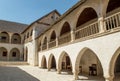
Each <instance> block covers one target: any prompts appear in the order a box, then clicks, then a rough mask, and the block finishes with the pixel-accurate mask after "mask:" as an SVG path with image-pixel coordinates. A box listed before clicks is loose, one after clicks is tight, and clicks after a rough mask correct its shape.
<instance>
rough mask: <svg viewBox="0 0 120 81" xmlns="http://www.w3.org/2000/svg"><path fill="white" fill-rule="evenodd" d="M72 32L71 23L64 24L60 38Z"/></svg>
mask: <svg viewBox="0 0 120 81" xmlns="http://www.w3.org/2000/svg"><path fill="white" fill-rule="evenodd" d="M70 30H71V29H70V25H69V23H68V22H65V23H64V24H63V27H62V29H61V32H60V36H62V35H64V34H66V33H70Z"/></svg>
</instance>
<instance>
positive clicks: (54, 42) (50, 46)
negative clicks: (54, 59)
mask: <svg viewBox="0 0 120 81" xmlns="http://www.w3.org/2000/svg"><path fill="white" fill-rule="evenodd" d="M55 46H56V40H53V41H51V42H49V48H52V47H55Z"/></svg>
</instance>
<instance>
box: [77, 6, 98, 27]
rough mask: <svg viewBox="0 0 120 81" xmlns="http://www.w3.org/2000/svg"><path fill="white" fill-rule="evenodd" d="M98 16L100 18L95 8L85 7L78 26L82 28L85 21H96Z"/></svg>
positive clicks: (78, 20)
mask: <svg viewBox="0 0 120 81" xmlns="http://www.w3.org/2000/svg"><path fill="white" fill-rule="evenodd" d="M96 18H98V15H97V12H96V10H95V9H94V8H92V7H87V8H84V9H83V11H82V12H81V13H80V15H79V17H78V19H77V23H76V28H82V27H83V25H84V24H85V23H88V24H89V23H91V22H94V21H96Z"/></svg>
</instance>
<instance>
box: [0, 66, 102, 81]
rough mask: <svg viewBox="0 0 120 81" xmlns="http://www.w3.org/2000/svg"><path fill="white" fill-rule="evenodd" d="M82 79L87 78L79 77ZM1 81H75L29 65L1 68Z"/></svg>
mask: <svg viewBox="0 0 120 81" xmlns="http://www.w3.org/2000/svg"><path fill="white" fill-rule="evenodd" d="M79 77H80V78H87V77H85V76H79ZM0 81H74V80H73V75H68V74H67V73H62V74H57V72H56V71H49V72H48V71H47V69H40V68H38V67H33V66H29V65H24V66H22V65H21V66H16V65H14V66H0ZM76 81H104V80H103V79H101V78H99V77H98V80H94V79H92V78H91V79H90V80H87V79H86V80H76Z"/></svg>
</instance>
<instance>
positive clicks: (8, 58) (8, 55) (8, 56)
mask: <svg viewBox="0 0 120 81" xmlns="http://www.w3.org/2000/svg"><path fill="white" fill-rule="evenodd" d="M7 61H10V49H9V50H8V54H7Z"/></svg>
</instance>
